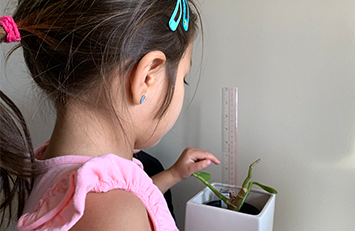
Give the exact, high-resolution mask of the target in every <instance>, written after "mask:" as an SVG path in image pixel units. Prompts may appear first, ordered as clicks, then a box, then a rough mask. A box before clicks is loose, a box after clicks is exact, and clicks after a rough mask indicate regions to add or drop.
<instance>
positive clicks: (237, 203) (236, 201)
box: [192, 159, 277, 211]
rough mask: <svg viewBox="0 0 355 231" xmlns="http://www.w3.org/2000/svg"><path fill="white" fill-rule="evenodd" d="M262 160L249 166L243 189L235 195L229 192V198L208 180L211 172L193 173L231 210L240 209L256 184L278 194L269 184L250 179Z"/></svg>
mask: <svg viewBox="0 0 355 231" xmlns="http://www.w3.org/2000/svg"><path fill="white" fill-rule="evenodd" d="M259 162H260V159H258V160H257V161H255V162H253V163H252V164H251V165H250V166H249V172H248V176H247V177H246V179H245V180H244V182H243V185H242V189H241V190H240V191H239V193H238V195H237V196H235V195H234V194H233V193H231V192H229V198H227V197H225V196H224V195H223V194H222V193H220V192H219V191H218V190H217V189H215V188H214V187H213V186H212V185H211V184H210V183H209V182H208V180H209V179H211V175H210V174H209V173H206V172H198V173H194V174H192V175H193V176H194V177H197V178H198V179H200V180H201V181H202V182H203V183H204V184H205V185H206V186H207V187H209V188H210V189H211V190H212V192H214V194H216V196H217V197H218V198H220V199H221V200H222V201H224V203H226V204H227V207H228V209H230V210H234V211H240V209H241V208H242V207H243V204H244V202H245V200H246V199H247V197H248V195H249V193H250V191H251V188H252V186H253V185H254V184H255V185H257V186H259V187H260V188H262V189H264V190H265V191H267V192H269V193H272V194H277V191H276V190H275V189H273V188H271V187H269V186H265V185H262V184H260V183H258V182H254V181H251V182H249V181H250V179H251V177H252V175H253V167H254V166H255V165H256V164H258V163H259Z"/></svg>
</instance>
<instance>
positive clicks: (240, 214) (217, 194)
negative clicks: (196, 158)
mask: <svg viewBox="0 0 355 231" xmlns="http://www.w3.org/2000/svg"><path fill="white" fill-rule="evenodd" d="M259 162H260V159H259V160H257V161H255V162H253V163H252V164H251V165H250V166H249V171H248V175H247V177H246V179H245V180H244V182H243V184H242V187H241V188H240V187H237V186H233V185H226V184H220V183H212V184H210V183H209V182H208V180H209V179H210V177H211V176H210V174H208V173H204V172H198V173H196V174H193V176H194V177H196V178H198V179H200V180H201V181H202V182H203V183H204V184H205V185H206V186H207V187H208V188H209V189H210V190H209V189H208V188H206V189H204V190H203V191H201V192H200V193H198V194H197V195H196V196H195V197H193V198H192V199H191V200H189V201H188V202H187V204H186V219H185V231H199V230H204V231H208V230H211V231H212V230H217V229H219V230H223V231H228V230H241V231H259V230H260V231H261V230H262V231H272V230H273V217H274V208H275V194H277V191H276V190H275V189H273V188H271V187H269V186H265V185H263V184H260V183H258V182H254V181H250V180H251V178H252V173H253V167H254V166H255V165H256V164H257V163H259ZM253 185H257V186H259V187H260V188H261V189H263V190H255V189H252V186H253ZM226 192H227V193H226ZM237 192H238V193H237ZM221 201H223V202H224V203H223V202H221ZM210 205H212V206H216V207H226V208H227V209H225V208H216V207H212V206H210Z"/></svg>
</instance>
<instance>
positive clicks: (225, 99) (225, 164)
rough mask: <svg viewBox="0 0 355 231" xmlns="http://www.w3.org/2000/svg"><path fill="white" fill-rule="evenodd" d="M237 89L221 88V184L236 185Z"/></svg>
mask: <svg viewBox="0 0 355 231" xmlns="http://www.w3.org/2000/svg"><path fill="white" fill-rule="evenodd" d="M237 128H238V88H227V87H225V88H222V182H223V183H225V184H231V185H237Z"/></svg>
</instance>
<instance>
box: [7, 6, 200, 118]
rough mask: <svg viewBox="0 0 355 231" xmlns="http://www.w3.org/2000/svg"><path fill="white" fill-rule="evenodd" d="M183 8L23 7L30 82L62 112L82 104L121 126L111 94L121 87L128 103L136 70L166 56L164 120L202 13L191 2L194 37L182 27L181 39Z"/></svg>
mask: <svg viewBox="0 0 355 231" xmlns="http://www.w3.org/2000/svg"><path fill="white" fill-rule="evenodd" d="M177 2H179V1H177V0H90V1H87V0H20V1H19V6H18V9H17V11H16V13H15V14H14V16H13V18H14V20H15V22H16V23H17V25H18V27H19V31H20V34H21V39H22V40H21V46H22V48H23V52H24V57H25V62H26V64H27V66H28V68H29V70H30V72H31V75H32V77H33V79H34V81H35V82H36V83H37V85H38V86H39V87H40V88H41V89H43V91H44V92H45V93H46V94H47V95H48V96H49V97H50V98H51V99H52V100H53V101H54V103H55V105H56V108H57V110H58V111H59V112H61V111H63V110H65V108H66V107H67V105H68V104H69V103H71V102H74V101H75V102H80V103H81V104H83V105H85V106H88V107H90V108H92V109H94V110H96V111H98V112H105V113H107V112H110V115H109V116H107V117H111V118H114V119H118V120H120V119H122V117H121V114H120V113H117V110H115V109H114V107H113V105H112V102H114V101H115V100H116V99H117V95H116V94H112V89H110V87H111V86H113V85H114V82H117V81H118V82H119V84H118V85H114V86H115V87H117V92H119V93H120V95H119V98H120V99H121V100H122V101H124V102H129V98H128V97H127V96H129V94H130V93H129V91H127V90H128V89H127V81H129V76H130V74H132V70H134V68H135V67H136V66H137V64H138V63H139V61H141V59H142V58H143V57H144V56H145V55H146V54H148V53H149V52H151V51H161V52H162V53H163V54H164V55H165V58H166V61H165V63H164V68H165V70H166V78H167V80H168V81H167V90H166V92H164V95H163V101H162V102H161V105H159V110H157V113H156V117H157V118H161V117H162V116H163V115H164V114H165V112H166V111H167V109H168V107H169V105H170V102H171V100H172V98H173V93H174V90H175V82H176V74H177V68H178V65H179V62H180V60H181V59H182V57H183V55H184V53H185V51H186V49H187V47H188V45H189V44H190V43H191V42H192V41H193V39H194V36H195V32H196V30H197V21H198V11H197V10H196V7H195V6H194V3H193V2H192V1H187V2H188V4H189V6H190V7H189V28H188V30H187V31H185V30H184V26H183V22H182V20H181V21H180V23H179V24H178V26H177V29H176V30H175V31H173V30H172V29H171V28H170V27H169V20H170V18H171V17H172V15H173V12H174V10H175V8H176V5H177ZM184 10H185V11H186V9H183V11H184ZM182 13H183V12H182ZM179 14H180V10H179V12H177V15H176V18H178V17H179ZM146 97H147V99H149V95H147V96H146ZM119 124H120V122H119Z"/></svg>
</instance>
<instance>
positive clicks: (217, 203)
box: [205, 200, 260, 215]
mask: <svg viewBox="0 0 355 231" xmlns="http://www.w3.org/2000/svg"><path fill="white" fill-rule="evenodd" d="M205 204H206V205H210V206H214V207H219V208H222V200H214V201H210V202H207V203H205ZM239 212H241V213H246V214H250V215H258V214H259V213H260V210H259V209H257V208H256V207H255V206H253V205H251V204H249V203H244V205H243V207H242V208H241V209H240V211H239Z"/></svg>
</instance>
